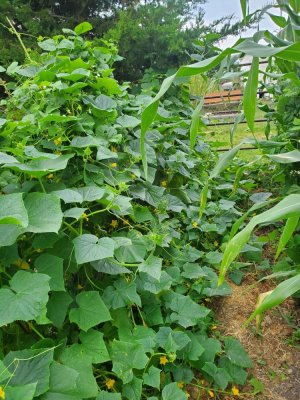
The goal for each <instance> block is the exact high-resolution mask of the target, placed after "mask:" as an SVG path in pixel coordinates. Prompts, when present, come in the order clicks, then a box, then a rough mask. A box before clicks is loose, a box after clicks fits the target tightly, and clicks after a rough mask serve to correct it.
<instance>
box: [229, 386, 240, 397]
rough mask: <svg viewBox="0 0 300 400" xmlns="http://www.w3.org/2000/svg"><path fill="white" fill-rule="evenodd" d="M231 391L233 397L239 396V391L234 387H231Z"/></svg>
mask: <svg viewBox="0 0 300 400" xmlns="http://www.w3.org/2000/svg"><path fill="white" fill-rule="evenodd" d="M231 391H232V394H233V395H234V396H239V395H240V391H239V389H238V388H237V387H236V386H232V388H231Z"/></svg>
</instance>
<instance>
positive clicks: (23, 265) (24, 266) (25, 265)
mask: <svg viewBox="0 0 300 400" xmlns="http://www.w3.org/2000/svg"><path fill="white" fill-rule="evenodd" d="M14 265H15V266H17V267H19V268H21V269H29V264H28V262H26V261H24V260H22V259H21V258H19V259H18V260H16V261H15V262H14Z"/></svg>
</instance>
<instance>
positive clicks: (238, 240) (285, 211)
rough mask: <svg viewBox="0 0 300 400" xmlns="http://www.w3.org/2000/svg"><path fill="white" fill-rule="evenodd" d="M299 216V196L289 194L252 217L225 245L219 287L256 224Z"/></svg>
mask: <svg viewBox="0 0 300 400" xmlns="http://www.w3.org/2000/svg"><path fill="white" fill-rule="evenodd" d="M299 215H300V195H299V194H291V195H289V196H287V197H286V198H284V199H283V200H282V201H280V202H279V203H278V204H276V205H275V206H274V207H272V208H270V209H269V210H267V211H264V212H263V213H261V214H258V215H256V216H255V217H253V218H252V219H251V220H250V222H249V223H248V225H246V226H245V228H244V229H243V230H241V231H240V232H239V233H238V234H237V235H235V236H234V237H233V238H232V239H231V240H230V241H229V243H228V244H227V246H226V249H225V252H224V255H223V259H222V263H221V266H220V275H219V285H221V284H222V283H223V282H224V278H225V274H226V272H227V270H228V268H229V267H230V265H231V263H232V262H233V261H234V260H235V259H236V257H237V256H238V255H239V254H240V252H241V250H242V248H243V247H244V245H245V244H246V243H247V242H248V240H249V238H250V235H251V233H252V231H253V229H254V228H255V227H256V226H257V225H258V224H265V223H269V222H274V221H278V220H280V219H286V218H290V217H295V216H299Z"/></svg>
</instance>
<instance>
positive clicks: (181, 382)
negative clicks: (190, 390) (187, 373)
mask: <svg viewBox="0 0 300 400" xmlns="http://www.w3.org/2000/svg"><path fill="white" fill-rule="evenodd" d="M177 386H178V387H179V389H182V388H184V382H183V381H179V382H177Z"/></svg>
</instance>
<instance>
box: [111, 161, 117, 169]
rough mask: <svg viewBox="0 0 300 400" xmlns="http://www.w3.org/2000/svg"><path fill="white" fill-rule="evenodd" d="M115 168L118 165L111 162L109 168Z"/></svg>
mask: <svg viewBox="0 0 300 400" xmlns="http://www.w3.org/2000/svg"><path fill="white" fill-rule="evenodd" d="M117 166H118V164H117V163H116V162H113V163H111V164H110V167H111V168H117Z"/></svg>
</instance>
